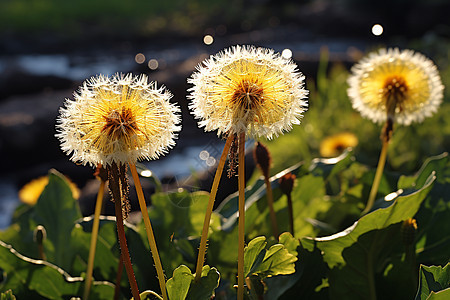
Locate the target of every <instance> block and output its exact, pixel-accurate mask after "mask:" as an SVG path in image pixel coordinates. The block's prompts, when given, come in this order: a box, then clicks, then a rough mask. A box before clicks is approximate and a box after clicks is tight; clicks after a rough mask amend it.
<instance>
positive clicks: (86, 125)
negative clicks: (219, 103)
mask: <svg viewBox="0 0 450 300" xmlns="http://www.w3.org/2000/svg"><path fill="white" fill-rule="evenodd" d="M171 97H172V95H171V93H170V92H169V91H168V90H166V89H165V88H164V87H160V88H158V87H157V85H156V83H155V82H148V78H147V76H145V75H141V76H134V77H133V76H132V75H131V74H127V75H120V74H116V75H114V76H112V77H107V76H103V75H99V76H96V77H92V78H91V79H89V80H86V81H85V82H84V83H83V84H82V85H81V87H80V88H79V90H78V91H77V92H75V93H74V97H73V100H71V99H66V102H65V105H64V107H62V108H61V109H60V115H59V117H58V119H57V125H56V129H57V134H56V137H57V138H58V139H59V140H60V141H61V148H62V149H63V151H64V152H66V153H67V154H70V155H71V160H72V161H74V162H80V163H82V164H83V165H86V164H90V165H91V166H94V167H95V166H97V164H102V165H105V166H106V165H111V164H112V163H113V162H115V163H117V164H120V163H122V164H125V163H128V162H131V163H135V162H136V161H137V160H141V159H155V158H157V157H158V156H160V155H162V154H164V153H165V152H167V150H168V149H169V148H170V147H172V146H174V144H175V142H174V139H175V138H176V137H177V136H176V133H175V132H177V131H179V130H180V126H179V125H178V123H179V121H180V118H179V116H178V115H177V113H178V112H179V109H178V107H176V106H175V105H174V104H171V103H170V102H169V100H170V98H171Z"/></svg>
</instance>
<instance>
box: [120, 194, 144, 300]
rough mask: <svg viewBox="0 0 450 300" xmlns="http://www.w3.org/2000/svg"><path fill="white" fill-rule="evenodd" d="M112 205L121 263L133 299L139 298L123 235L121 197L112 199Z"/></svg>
mask: <svg viewBox="0 0 450 300" xmlns="http://www.w3.org/2000/svg"><path fill="white" fill-rule="evenodd" d="M114 207H115V210H116V224H117V233H118V237H119V244H120V250H121V253H122V259H123V263H124V265H125V270H126V271H127V275H128V281H129V282H130V286H131V293H132V294H133V298H134V299H140V296H139V289H138V286H137V282H136V277H135V276H134V271H133V267H132V266H131V259H130V253H129V252H128V246H127V239H126V237H125V230H124V225H123V217H122V204H121V199H120V198H119V199H114Z"/></svg>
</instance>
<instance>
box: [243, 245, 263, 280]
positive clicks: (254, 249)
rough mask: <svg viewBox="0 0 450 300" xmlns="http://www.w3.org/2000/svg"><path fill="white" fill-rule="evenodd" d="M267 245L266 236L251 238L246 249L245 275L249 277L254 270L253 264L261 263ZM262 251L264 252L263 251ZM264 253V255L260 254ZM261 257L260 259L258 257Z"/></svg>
mask: <svg viewBox="0 0 450 300" xmlns="http://www.w3.org/2000/svg"><path fill="white" fill-rule="evenodd" d="M266 245H267V242H266V237H264V236H259V237H256V238H254V239H253V240H251V241H250V242H249V243H248V245H247V247H245V249H244V276H245V277H247V276H248V275H249V273H250V271H253V270H254V269H255V268H253V265H255V263H256V265H259V264H260V263H261V261H262V259H263V258H264V255H265V251H264V252H262V251H263V250H265V248H266ZM261 252H262V253H261ZM260 254H262V255H260ZM258 258H259V259H258Z"/></svg>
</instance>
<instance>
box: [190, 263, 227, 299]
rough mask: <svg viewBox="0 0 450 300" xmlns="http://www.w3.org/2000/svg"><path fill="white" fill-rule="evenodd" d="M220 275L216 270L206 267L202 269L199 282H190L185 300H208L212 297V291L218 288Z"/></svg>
mask: <svg viewBox="0 0 450 300" xmlns="http://www.w3.org/2000/svg"><path fill="white" fill-rule="evenodd" d="M219 281H220V274H219V272H218V271H217V269H216V268H214V267H213V268H211V267H210V266H208V265H206V266H203V269H202V277H201V278H200V280H199V282H195V281H192V283H191V286H190V288H189V292H188V295H187V297H186V299H189V300H209V299H211V297H212V296H213V295H214V290H215V289H216V288H217V287H218V286H219Z"/></svg>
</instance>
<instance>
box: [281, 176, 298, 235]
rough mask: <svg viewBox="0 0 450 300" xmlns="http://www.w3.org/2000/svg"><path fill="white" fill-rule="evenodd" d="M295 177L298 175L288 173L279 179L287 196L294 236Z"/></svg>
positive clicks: (291, 228)
mask: <svg viewBox="0 0 450 300" xmlns="http://www.w3.org/2000/svg"><path fill="white" fill-rule="evenodd" d="M295 178H296V176H295V175H294V174H292V173H287V174H286V175H284V176H282V177H281V178H280V180H279V183H280V189H281V191H282V192H283V193H284V194H285V195H286V197H287V203H288V214H289V228H290V231H291V234H292V235H293V236H295V235H294V208H293V205H292V190H293V188H294V182H295Z"/></svg>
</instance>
